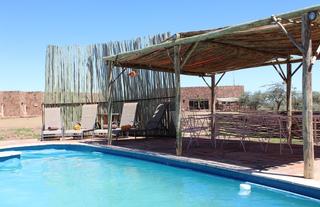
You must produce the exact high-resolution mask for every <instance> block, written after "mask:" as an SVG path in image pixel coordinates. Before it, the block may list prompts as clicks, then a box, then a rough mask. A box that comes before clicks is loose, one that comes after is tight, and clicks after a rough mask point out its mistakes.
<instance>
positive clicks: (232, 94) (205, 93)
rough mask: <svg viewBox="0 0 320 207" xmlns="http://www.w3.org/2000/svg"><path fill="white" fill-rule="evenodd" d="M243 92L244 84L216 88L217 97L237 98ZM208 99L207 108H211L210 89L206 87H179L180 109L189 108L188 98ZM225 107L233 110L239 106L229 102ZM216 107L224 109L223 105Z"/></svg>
mask: <svg viewBox="0 0 320 207" xmlns="http://www.w3.org/2000/svg"><path fill="white" fill-rule="evenodd" d="M243 93H244V86H218V87H217V88H216V97H217V98H239V97H240V96H241V95H242V94H243ZM206 99H207V100H209V110H210V109H211V104H210V103H211V90H210V88H208V87H183V88H181V101H182V109H183V110H189V101H190V100H206ZM231 105H232V107H227V108H228V109H229V110H231V111H234V110H236V109H238V108H239V104H235V103H233V104H231ZM217 109H221V110H223V109H224V106H221V105H218V106H217Z"/></svg>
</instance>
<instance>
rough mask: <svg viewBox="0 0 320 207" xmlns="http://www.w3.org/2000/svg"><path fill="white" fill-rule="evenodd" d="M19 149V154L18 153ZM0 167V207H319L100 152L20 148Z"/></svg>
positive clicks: (221, 179)
mask: <svg viewBox="0 0 320 207" xmlns="http://www.w3.org/2000/svg"><path fill="white" fill-rule="evenodd" d="M21 149H23V150H21ZM21 149H20V150H21V152H22V154H21V159H20V160H19V159H10V160H7V161H4V162H1V163H0V206H1V207H2V206H4V207H5V206H10V207H11V206H12V207H15V206H34V207H37V206H48V207H51V206H70V207H73V206H259V207H263V206H312V207H315V206H320V202H319V200H316V199H310V198H307V197H303V196H298V195H295V194H292V193H288V192H284V191H278V190H275V189H273V188H268V187H263V186H259V185H255V184H251V187H252V189H251V192H250V193H244V194H243V193H241V192H240V191H239V185H240V184H241V183H243V181H239V180H235V179H228V178H224V177H220V176H214V175H210V174H206V173H202V172H198V171H194V170H188V169H182V168H177V167H173V166H168V165H163V164H159V163H154V162H149V161H144V160H139V159H134V158H130V157H124V156H117V155H112V154H106V153H102V152H99V151H102V150H99V149H100V148H97V150H94V149H95V148H88V149H86V148H85V147H79V146H74V147H72V146H67V147H64V146H59V147H52V146H47V147H46V146H41V147H38V148H37V147H34V148H32V147H31V148H21Z"/></svg>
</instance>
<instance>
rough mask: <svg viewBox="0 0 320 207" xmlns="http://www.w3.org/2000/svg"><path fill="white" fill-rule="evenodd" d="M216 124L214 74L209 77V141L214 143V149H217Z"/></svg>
mask: <svg viewBox="0 0 320 207" xmlns="http://www.w3.org/2000/svg"><path fill="white" fill-rule="evenodd" d="M215 122H216V74H212V75H211V141H213V142H214V147H215V148H216V147H217V143H216V135H215V126H216V124H215Z"/></svg>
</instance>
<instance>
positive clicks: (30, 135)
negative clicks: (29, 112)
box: [0, 117, 41, 140]
mask: <svg viewBox="0 0 320 207" xmlns="http://www.w3.org/2000/svg"><path fill="white" fill-rule="evenodd" d="M40 129H41V117H28V118H6V119H0V140H8V139H38V138H39V137H40Z"/></svg>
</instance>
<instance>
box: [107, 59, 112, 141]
mask: <svg viewBox="0 0 320 207" xmlns="http://www.w3.org/2000/svg"><path fill="white" fill-rule="evenodd" d="M112 67H113V64H112V62H111V61H109V62H108V92H107V93H108V94H107V97H108V145H112V85H113V82H112Z"/></svg>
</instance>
